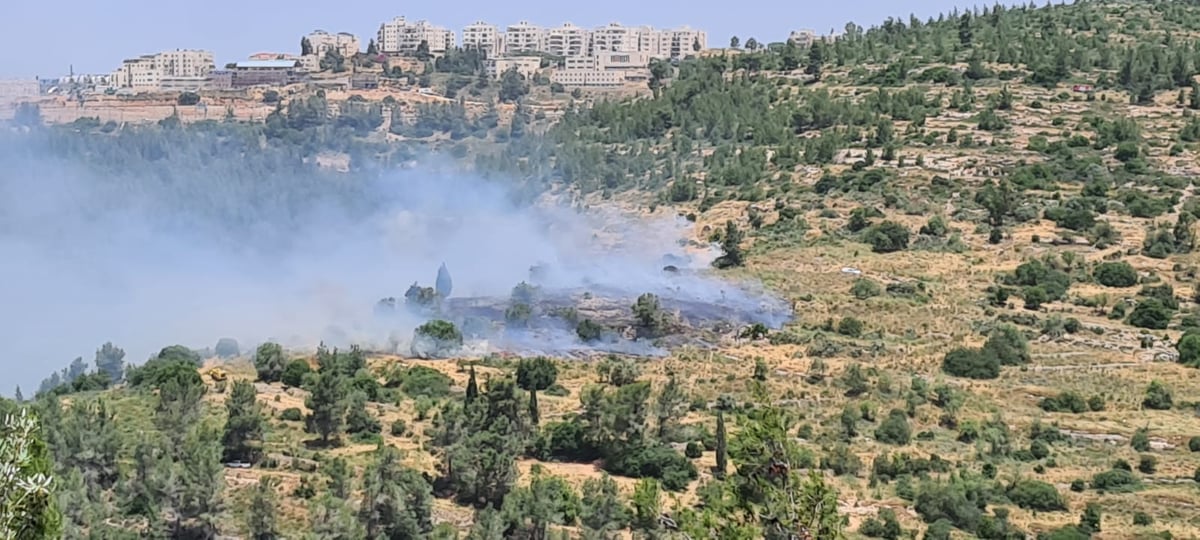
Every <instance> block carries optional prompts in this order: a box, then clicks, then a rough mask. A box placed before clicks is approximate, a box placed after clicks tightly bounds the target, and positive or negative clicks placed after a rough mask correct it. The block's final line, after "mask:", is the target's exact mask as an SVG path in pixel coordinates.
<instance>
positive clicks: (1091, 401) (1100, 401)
mask: <svg viewBox="0 0 1200 540" xmlns="http://www.w3.org/2000/svg"><path fill="white" fill-rule="evenodd" d="M1104 406H1105V403H1104V396H1102V395H1099V394H1096V395H1094V396H1092V397H1090V398H1088V409H1091V410H1092V411H1093V412H1098V411H1103V410H1104Z"/></svg>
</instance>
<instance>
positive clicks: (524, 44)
mask: <svg viewBox="0 0 1200 540" xmlns="http://www.w3.org/2000/svg"><path fill="white" fill-rule="evenodd" d="M544 39H545V30H544V29H543V28H542V27H540V26H537V25H535V24H531V23H530V22H529V21H520V22H518V23H517V24H510V25H508V27H507V28H505V29H504V38H503V42H504V52H505V53H507V54H519V53H536V52H542V51H544V50H545V48H544V45H543V44H544Z"/></svg>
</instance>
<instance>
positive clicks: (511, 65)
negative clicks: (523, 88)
mask: <svg viewBox="0 0 1200 540" xmlns="http://www.w3.org/2000/svg"><path fill="white" fill-rule="evenodd" d="M541 67H542V59H541V58H540V57H537V56H498V57H496V58H488V59H487V72H488V75H490V76H491V77H492V78H494V79H498V78H500V76H501V75H503V74H504V72H506V71H508V70H510V69H515V70H517V73H520V74H521V75H522V76H524V77H525V78H526V79H528V78H531V77H533V76H534V75H536V74H537V72H538V70H539V69H541Z"/></svg>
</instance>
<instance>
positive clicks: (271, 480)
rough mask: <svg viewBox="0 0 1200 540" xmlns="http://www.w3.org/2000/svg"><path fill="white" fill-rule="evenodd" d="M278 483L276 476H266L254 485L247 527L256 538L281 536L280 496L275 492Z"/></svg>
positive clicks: (252, 536) (268, 539)
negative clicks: (278, 507)
mask: <svg viewBox="0 0 1200 540" xmlns="http://www.w3.org/2000/svg"><path fill="white" fill-rule="evenodd" d="M278 485H279V482H278V481H277V480H276V479H275V477H274V476H264V477H262V478H259V480H258V484H257V485H256V486H254V492H253V493H252V494H251V496H250V508H249V513H248V514H247V516H246V528H247V529H249V531H250V538H253V539H254V540H274V539H275V538H279V523H278V522H279V516H278V513H279V511H278V509H277V505H278V496H277V495H276V492H275V490H276V487H277V486H278Z"/></svg>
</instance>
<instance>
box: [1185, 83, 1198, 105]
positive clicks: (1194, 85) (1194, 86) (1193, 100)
mask: <svg viewBox="0 0 1200 540" xmlns="http://www.w3.org/2000/svg"><path fill="white" fill-rule="evenodd" d="M1188 108H1190V109H1194V110H1200V81H1192V94H1191V99H1190V100H1189V101H1188Z"/></svg>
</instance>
